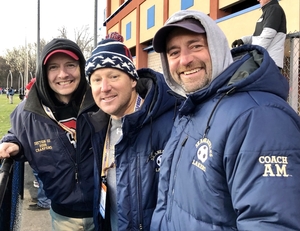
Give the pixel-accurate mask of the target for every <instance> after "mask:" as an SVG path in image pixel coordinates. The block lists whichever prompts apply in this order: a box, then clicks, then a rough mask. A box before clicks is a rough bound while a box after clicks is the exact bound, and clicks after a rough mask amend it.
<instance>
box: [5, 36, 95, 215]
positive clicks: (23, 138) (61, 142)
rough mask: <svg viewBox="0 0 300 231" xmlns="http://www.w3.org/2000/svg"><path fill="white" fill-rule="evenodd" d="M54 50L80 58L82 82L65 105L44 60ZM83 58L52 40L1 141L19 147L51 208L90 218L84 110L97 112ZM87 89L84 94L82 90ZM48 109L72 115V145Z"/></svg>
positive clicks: (73, 48)
mask: <svg viewBox="0 0 300 231" xmlns="http://www.w3.org/2000/svg"><path fill="white" fill-rule="evenodd" d="M56 49H66V50H70V51H72V52H74V53H75V54H76V55H77V56H78V57H79V63H80V71H81V82H80V84H79V86H78V88H77V89H76V91H75V92H74V93H73V97H72V100H71V101H70V102H69V104H68V105H64V104H62V103H60V102H59V101H58V100H57V99H56V98H55V96H54V92H53V91H52V89H51V88H50V87H49V84H48V81H47V76H46V67H45V65H43V61H44V59H45V57H46V56H47V54H49V53H50V52H51V51H53V50H56ZM84 65H85V59H84V57H83V55H82V52H81V51H80V49H79V47H78V46H77V45H76V44H75V43H74V42H72V41H70V40H67V39H54V40H52V41H51V42H50V43H48V44H47V45H46V46H45V48H44V50H43V52H42V55H41V60H40V63H39V67H38V70H37V73H36V83H35V84H34V85H33V86H32V88H31V90H30V92H29V95H28V98H27V99H26V100H25V101H23V102H21V103H20V104H19V105H18V106H17V108H16V109H15V110H14V111H13V112H12V114H11V124H12V126H11V129H10V131H9V133H8V134H7V135H6V136H5V137H4V138H3V139H2V142H14V143H17V144H18V145H19V146H20V152H19V154H18V155H17V156H16V157H15V159H16V160H24V161H26V160H27V161H28V162H29V164H30V166H31V167H32V168H33V169H34V170H35V171H36V172H38V176H39V178H40V179H41V180H42V181H43V185H44V190H45V194H46V196H47V197H48V198H49V199H51V207H52V209H53V210H54V211H55V212H56V213H58V214H61V215H63V216H68V217H78V218H82V217H92V208H93V180H94V178H93V168H92V166H93V152H92V148H91V142H90V139H91V133H90V131H91V128H90V127H89V123H88V122H87V121H88V119H87V113H88V112H91V111H96V110H97V109H98V107H97V106H96V105H95V103H94V101H93V98H92V95H91V91H90V88H89V86H88V84H87V81H86V78H85V72H84ZM85 93H86V94H85ZM42 104H43V105H45V106H47V107H49V108H50V109H51V111H52V112H53V114H54V116H56V115H57V114H59V113H62V112H64V111H67V112H69V110H72V111H73V112H72V113H75V116H76V119H77V120H76V134H77V143H76V148H75V146H74V145H73V144H72V143H71V142H70V140H69V138H68V136H67V133H66V131H65V130H63V129H62V128H61V127H60V126H59V125H58V124H57V122H56V121H54V120H52V119H51V118H50V117H49V116H48V115H47V114H46V113H45V111H44V109H43V107H42Z"/></svg>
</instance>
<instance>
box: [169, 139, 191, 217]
mask: <svg viewBox="0 0 300 231" xmlns="http://www.w3.org/2000/svg"><path fill="white" fill-rule="evenodd" d="M188 138H189V137H188V136H186V137H185V138H184V140H183V141H182V142H181V150H180V155H179V158H178V160H177V163H176V167H175V170H174V176H173V182H172V188H171V189H172V192H171V199H170V206H169V212H168V220H169V221H170V220H171V212H172V207H173V200H174V185H175V181H176V173H177V167H178V164H179V161H180V158H181V153H182V149H183V147H184V146H185V144H186V142H187V140H188Z"/></svg>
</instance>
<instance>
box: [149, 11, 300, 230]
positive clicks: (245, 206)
mask: <svg viewBox="0 0 300 231" xmlns="http://www.w3.org/2000/svg"><path fill="white" fill-rule="evenodd" d="M176 16H177V17H176ZM183 17H195V18H197V19H198V20H200V21H201V23H202V25H203V26H204V27H205V29H206V32H207V40H208V48H209V51H210V57H211V61H212V69H213V72H212V73H213V75H212V78H213V79H212V81H211V82H210V84H209V85H208V86H206V87H204V88H202V89H199V90H197V91H195V92H193V93H191V94H188V95H186V97H187V98H186V101H185V102H184V103H183V104H182V107H181V108H180V109H179V112H178V116H177V118H176V120H175V122H174V127H173V130H172V134H171V136H170V139H169V141H168V143H167V145H166V147H165V149H164V154H163V156H162V163H161V168H160V181H159V186H158V202H157V207H156V209H155V211H154V214H153V217H152V223H151V230H152V231H158V230H159V231H183V230H188V231H210V230H211V231H212V230H218V231H221V230H223V231H232V230H243V231H245V230H249V231H267V230H268V231H269V230H281V231H288V230H299V227H300V216H299V208H300V200H299V196H300V184H299V176H300V142H299V140H300V118H299V116H298V115H297V113H296V112H295V111H294V110H293V109H292V108H291V107H290V106H289V105H288V103H287V102H286V100H287V96H288V90H289V88H288V83H287V80H286V78H285V77H284V76H283V75H282V74H281V73H280V71H279V70H278V68H277V66H276V65H275V63H274V61H273V60H272V59H271V57H270V56H269V54H268V52H267V51H266V50H265V49H264V48H262V47H260V46H253V45H244V46H241V47H238V48H235V49H234V50H232V54H231V55H230V54H227V53H228V52H225V51H229V48H228V43H227V41H226V37H225V35H223V36H222V35H221V34H219V36H214V35H215V34H216V33H220V32H221V30H220V29H219V28H218V26H217V25H216V23H215V22H213V21H212V20H211V19H210V18H209V17H208V16H207V15H205V14H203V13H200V12H197V11H180V13H178V14H175V16H174V17H171V19H170V21H167V23H172V22H174V20H181V19H182V18H183ZM217 31H219V32H217ZM222 43H224V44H226V46H225V45H224V46H223V45H222V46H221V45H220V44H222ZM216 50H217V51H219V52H220V53H221V54H227V55H219V54H218V52H216ZM229 56H230V57H231V56H233V57H234V60H235V61H234V62H231V63H229V64H226V65H224V66H223V71H222V70H221V71H220V73H218V74H215V75H214V73H216V72H215V71H214V69H215V67H216V65H221V64H224V61H225V60H226V59H229ZM162 59H163V61H164V62H163V63H165V64H166V63H167V59H166V54H165V53H162ZM163 70H164V71H165V75H164V77H165V78H166V81H167V83H169V86H170V87H171V89H172V91H174V92H176V93H178V94H180V92H182V91H181V88H180V86H179V84H177V86H176V85H175V84H176V83H174V82H173V84H172V85H171V82H170V80H171V79H172V77H171V75H170V73H169V71H168V67H167V66H164V67H163Z"/></svg>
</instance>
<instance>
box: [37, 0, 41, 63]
mask: <svg viewBox="0 0 300 231" xmlns="http://www.w3.org/2000/svg"><path fill="white" fill-rule="evenodd" d="M36 45H37V51H36V68H38V66H39V61H40V0H37V41H36Z"/></svg>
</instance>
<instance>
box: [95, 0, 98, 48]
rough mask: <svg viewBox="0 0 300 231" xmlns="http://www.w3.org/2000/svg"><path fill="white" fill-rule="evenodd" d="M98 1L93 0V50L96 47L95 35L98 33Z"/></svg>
mask: <svg viewBox="0 0 300 231" xmlns="http://www.w3.org/2000/svg"><path fill="white" fill-rule="evenodd" d="M97 21H98V0H95V9H94V48H96V47H97V37H98V36H97V33H98V25H97Z"/></svg>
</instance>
